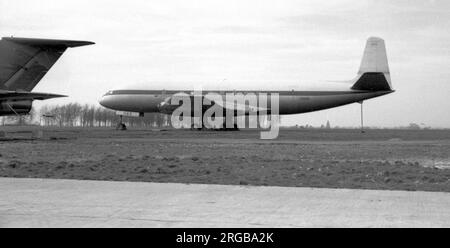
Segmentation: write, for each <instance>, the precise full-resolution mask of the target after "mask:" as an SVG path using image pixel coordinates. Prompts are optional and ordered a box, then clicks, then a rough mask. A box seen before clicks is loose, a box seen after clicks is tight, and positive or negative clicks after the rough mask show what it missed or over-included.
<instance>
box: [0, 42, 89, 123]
mask: <svg viewBox="0 0 450 248" xmlns="http://www.w3.org/2000/svg"><path fill="white" fill-rule="evenodd" d="M91 44H94V43H93V42H89V41H75V40H52V39H34V38H15V37H4V38H2V39H1V40H0V116H2V115H18V114H27V113H28V112H29V111H30V110H31V106H32V102H33V101H34V100H45V99H50V98H56V97H64V95H59V94H51V93H38V92H31V90H33V88H34V87H35V86H36V85H37V84H38V83H39V81H40V80H41V79H42V78H43V77H44V76H45V74H46V73H47V72H48V71H49V70H50V68H51V67H52V66H53V64H55V62H56V61H57V60H58V59H59V57H61V55H62V54H63V53H64V52H65V51H66V49H67V48H69V47H79V46H84V45H91Z"/></svg>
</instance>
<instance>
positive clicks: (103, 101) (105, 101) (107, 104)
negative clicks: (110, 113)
mask: <svg viewBox="0 0 450 248" xmlns="http://www.w3.org/2000/svg"><path fill="white" fill-rule="evenodd" d="M98 103H100V105H102V106H103V107H105V108H110V107H111V97H110V96H107V95H105V96H102V98H100V100H99V101H98Z"/></svg>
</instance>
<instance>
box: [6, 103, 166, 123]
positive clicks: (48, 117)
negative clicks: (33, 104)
mask: <svg viewBox="0 0 450 248" xmlns="http://www.w3.org/2000/svg"><path fill="white" fill-rule="evenodd" d="M169 120H170V116H168V115H165V114H160V113H146V114H145V115H144V117H127V116H124V117H123V123H125V124H126V125H127V126H129V127H165V126H169ZM36 122H38V123H39V124H40V125H43V126H59V127H115V126H116V125H117V123H119V122H120V117H119V115H117V114H116V112H115V111H113V110H109V109H106V108H103V107H100V106H96V105H90V104H84V105H82V104H79V103H68V104H63V105H55V106H53V105H44V106H43V107H41V108H40V109H39V110H35V109H32V111H31V112H30V114H29V115H26V116H14V115H13V116H5V117H2V121H1V123H2V124H3V125H5V124H19V125H23V124H33V123H36Z"/></svg>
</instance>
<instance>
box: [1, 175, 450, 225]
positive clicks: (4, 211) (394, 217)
mask: <svg viewBox="0 0 450 248" xmlns="http://www.w3.org/2000/svg"><path fill="white" fill-rule="evenodd" d="M0 188H1V191H0V227H218V226H220V227H450V194H449V193H437V192H436V193H434V192H408V191H382V190H354V189H319V188H289V187H254V186H223V185H204V184H190V185H189V184H175V183H141V182H108V181H87V180H86V181H79V180H59V179H56V180H55V179H26V178H0Z"/></svg>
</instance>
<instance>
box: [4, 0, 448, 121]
mask: <svg viewBox="0 0 450 248" xmlns="http://www.w3.org/2000/svg"><path fill="white" fill-rule="evenodd" d="M449 27H450V1H447V0H442V1H439V0H435V1H431V0H430V1H426V0H411V1H401V0H396V1H391V0H386V1H380V0H376V1H362V0H354V1H348V0H341V1H329V0H327V1H299V0H293V1H283V0H271V1H268V0H254V1H243V0H237V1H234V0H223V1H212V0H204V1H192V0H189V1H187V0H180V1H171V0H162V1H155V0H139V1H138V0H128V1H106V0H105V1H95V0H77V1H65V0H55V1H50V0H47V1H33V0H30V1H23V0H14V1H10V0H0V32H1V35H2V36H11V35H13V36H16V37H36V38H57V39H79V40H89V41H94V42H96V43H97V44H96V45H93V46H87V47H81V48H74V49H69V50H68V51H67V52H66V53H65V54H64V55H63V56H62V57H61V59H60V60H59V61H58V62H57V63H56V64H55V65H54V67H53V68H52V70H50V72H49V73H48V74H47V75H46V76H45V77H44V79H43V80H42V81H41V82H40V84H39V85H38V86H37V87H36V88H35V89H34V91H40V92H52V93H61V94H67V95H70V97H68V98H66V99H54V100H49V101H46V102H45V103H47V104H58V103H65V102H74V101H77V102H80V103H97V100H98V99H99V98H100V97H101V95H102V94H104V93H105V92H106V91H108V90H110V89H119V88H134V89H141V88H142V89H163V88H164V89H193V87H198V86H202V87H203V88H206V89H280V90H286V89H295V90H302V89H312V88H321V89H323V88H329V89H334V88H336V87H346V85H345V84H343V83H332V82H330V81H333V80H334V81H342V80H348V79H352V78H354V77H355V76H356V72H357V70H358V67H359V63H360V60H361V57H362V52H363V49H364V45H365V41H366V39H367V38H368V37H370V36H378V37H381V38H383V39H385V42H386V46H387V52H388V59H389V64H390V69H391V78H392V83H393V87H394V88H395V90H396V92H395V93H394V94H390V95H388V96H384V97H380V98H376V99H373V100H369V101H366V102H365V104H364V106H365V122H366V124H367V125H370V126H387V127H393V126H400V125H408V124H409V123H411V122H416V123H424V124H426V125H427V126H433V127H450V97H449V93H450V70H449V69H450V68H449V67H450V31H449V30H450V29H449ZM41 104H42V102H40V103H38V104H36V106H40V105H41ZM327 120H330V122H331V124H332V125H333V126H334V125H339V126H358V125H359V104H351V105H347V106H344V107H339V108H334V109H330V110H324V111H319V112H315V113H310V114H301V115H292V116H283V117H282V122H283V124H286V125H294V124H300V125H304V124H312V125H320V124H324V123H325V122H326V121H327Z"/></svg>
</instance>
